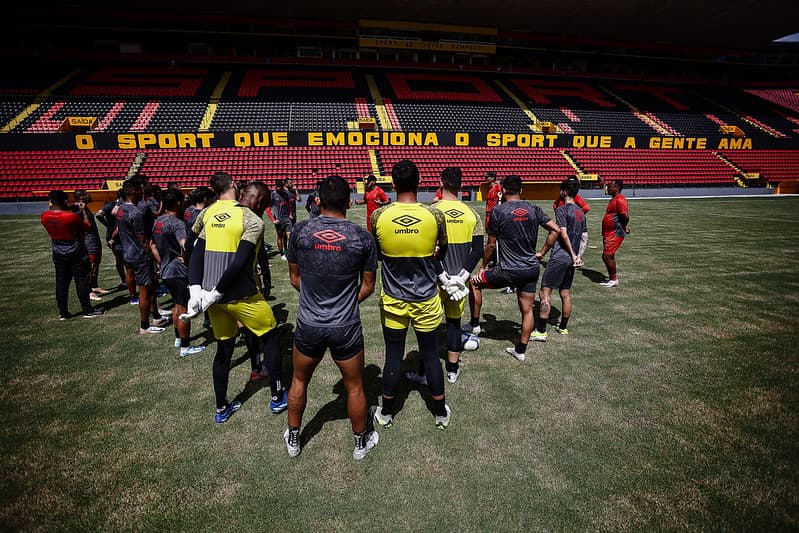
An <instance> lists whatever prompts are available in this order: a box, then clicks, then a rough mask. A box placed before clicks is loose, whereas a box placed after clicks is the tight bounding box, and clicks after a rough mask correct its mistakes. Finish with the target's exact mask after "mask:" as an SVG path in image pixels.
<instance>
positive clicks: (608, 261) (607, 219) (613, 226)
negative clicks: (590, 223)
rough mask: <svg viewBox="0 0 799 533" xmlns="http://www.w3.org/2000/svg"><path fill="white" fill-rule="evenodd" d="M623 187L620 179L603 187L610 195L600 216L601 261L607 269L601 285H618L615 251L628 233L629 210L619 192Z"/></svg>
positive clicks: (625, 200) (625, 199)
mask: <svg viewBox="0 0 799 533" xmlns="http://www.w3.org/2000/svg"><path fill="white" fill-rule="evenodd" d="M623 189H624V182H623V181H622V180H614V181H611V182H610V183H609V184H608V185H607V187H606V188H605V193H606V194H608V195H609V196H610V202H608V207H607V209H606V210H605V216H603V217H602V261H603V262H604V263H605V267H606V268H607V269H608V280H607V281H606V282H604V283H600V285H602V286H603V287H608V288H610V287H618V286H619V278H618V276H617V275H616V252H617V251H618V250H619V248H620V247H621V243H622V242H623V241H624V237H626V236H627V235H628V234H629V233H630V210H629V208H628V206H627V198H625V197H624V195H623V194H622V193H621V191H622V190H623Z"/></svg>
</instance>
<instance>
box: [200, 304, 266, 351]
mask: <svg viewBox="0 0 799 533" xmlns="http://www.w3.org/2000/svg"><path fill="white" fill-rule="evenodd" d="M208 317H209V318H210V319H211V327H212V328H213V329H214V337H215V338H216V340H219V341H224V340H227V339H232V338H234V337H235V336H236V335H238V334H239V325H238V323H237V322H241V323H242V324H243V325H244V327H246V328H247V329H249V330H250V331H252V332H253V333H255V334H256V335H258V336H259V337H260V336H261V335H263V334H264V333H267V332H268V331H271V330H273V329H274V328H275V326H276V325H277V320H275V315H274V313H272V308H271V307H269V304H268V303H266V300H264V297H263V296H262V295H261V294H260V293H257V294H253V295H252V296H250V297H249V298H244V299H243V300H238V301H235V302H231V303H229V304H214V305H212V306H211V307H209V308H208Z"/></svg>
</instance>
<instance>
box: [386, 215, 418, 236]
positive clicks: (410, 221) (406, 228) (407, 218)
mask: <svg viewBox="0 0 799 533" xmlns="http://www.w3.org/2000/svg"><path fill="white" fill-rule="evenodd" d="M421 221H422V220H421V219H418V218H416V217H414V216H411V215H402V216H399V217H397V218H395V219H392V220H391V222H393V223H394V224H397V225H398V226H402V228H403V229H395V230H394V233H395V234H401V233H419V230H418V229H417V228H412V227H411V226H414V225H416V224H418V223H419V222H421Z"/></svg>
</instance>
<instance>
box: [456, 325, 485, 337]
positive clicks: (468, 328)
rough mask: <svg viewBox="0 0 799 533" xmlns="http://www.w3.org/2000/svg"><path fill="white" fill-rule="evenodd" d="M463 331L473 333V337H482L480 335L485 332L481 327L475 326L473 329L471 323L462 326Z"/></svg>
mask: <svg viewBox="0 0 799 533" xmlns="http://www.w3.org/2000/svg"><path fill="white" fill-rule="evenodd" d="M461 331H466V332H468V333H471V334H472V335H480V333H481V332H482V331H483V330H482V329H481V328H480V326H474V327H472V325H471V324H469V323H466V324H464V325H463V326H461Z"/></svg>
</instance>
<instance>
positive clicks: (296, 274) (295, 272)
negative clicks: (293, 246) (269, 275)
mask: <svg viewBox="0 0 799 533" xmlns="http://www.w3.org/2000/svg"><path fill="white" fill-rule="evenodd" d="M289 283H291V286H292V287H294V288H295V289H296V290H297V291H299V290H300V265H298V264H297V263H289Z"/></svg>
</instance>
